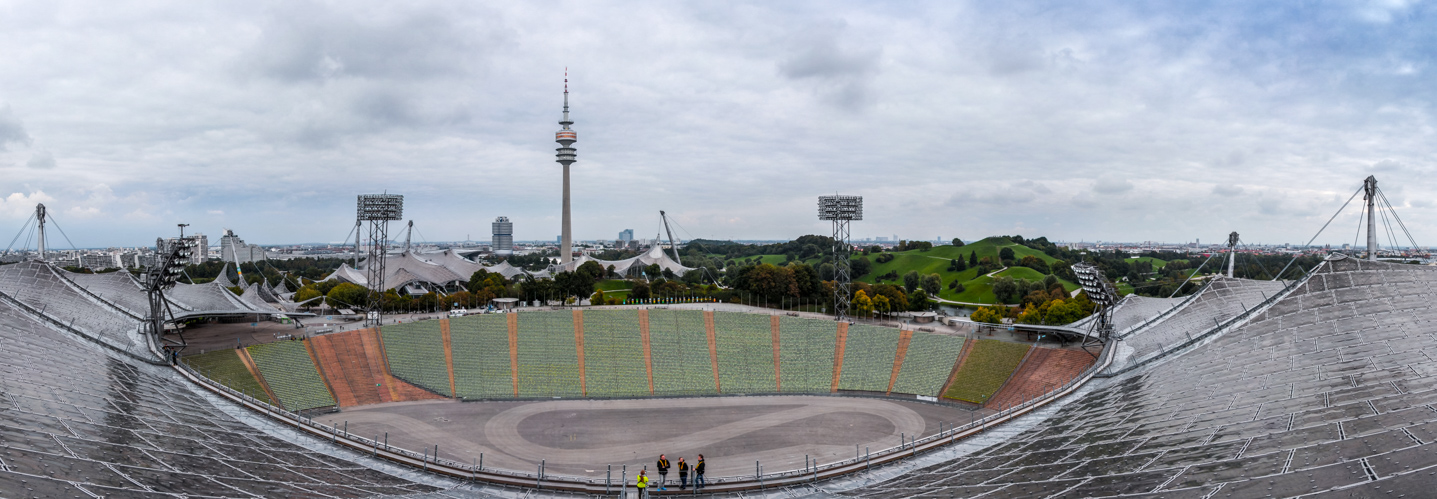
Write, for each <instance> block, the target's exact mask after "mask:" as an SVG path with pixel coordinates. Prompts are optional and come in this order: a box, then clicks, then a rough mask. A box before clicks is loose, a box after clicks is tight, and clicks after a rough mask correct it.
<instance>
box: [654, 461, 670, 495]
mask: <svg viewBox="0 0 1437 499" xmlns="http://www.w3.org/2000/svg"><path fill="white" fill-rule="evenodd" d="M655 467H656V468H658V469H659V490H669V489H668V487H665V486H664V484H665V483H667V482H668V481H669V458H667V457H664V455H663V454H659V463H658V465H656V466H655Z"/></svg>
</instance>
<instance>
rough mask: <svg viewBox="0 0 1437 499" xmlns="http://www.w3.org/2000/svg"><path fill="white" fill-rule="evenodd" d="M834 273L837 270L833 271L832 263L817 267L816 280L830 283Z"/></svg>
mask: <svg viewBox="0 0 1437 499" xmlns="http://www.w3.org/2000/svg"><path fill="white" fill-rule="evenodd" d="M836 273H837V270H835V269H834V267H833V264H832V263H825V264H822V265H819V266H818V278H819V279H820V280H824V281H832V280H833V277H834V274H836Z"/></svg>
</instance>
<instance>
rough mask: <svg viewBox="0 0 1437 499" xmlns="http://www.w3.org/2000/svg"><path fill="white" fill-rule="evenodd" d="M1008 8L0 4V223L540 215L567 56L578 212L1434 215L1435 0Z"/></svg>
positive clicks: (1289, 236) (315, 233)
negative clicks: (1378, 201)
mask: <svg viewBox="0 0 1437 499" xmlns="http://www.w3.org/2000/svg"><path fill="white" fill-rule="evenodd" d="M1015 4H1017V2H974V3H962V2H955V1H941V2H934V3H921V2H906V3H875V2H857V3H840V2H827V1H825V2H814V3H801V2H758V3H753V4H741V3H736V2H706V3H679V2H652V3H620V4H614V3H605V2H592V1H585V2H573V3H547V2H504V3H480V2H470V1H463V2H461V1H455V2H441V3H426V2H383V3H365V2H358V1H351V0H346V1H343V2H332V3H307V2H296V1H285V2H275V3H264V2H253V1H245V2H198V3H197V2H171V3H125V2H113V1H104V2H88V3H71V2H55V1H42V2H19V3H17V2H7V1H0V197H3V200H0V229H3V230H0V234H3V238H4V239H7V240H8V239H10V238H12V237H14V235H15V233H16V232H17V231H19V230H20V228H21V226H22V225H23V223H24V221H25V219H26V217H27V216H28V215H29V214H30V213H31V212H32V211H33V209H34V206H35V204H36V203H37V202H43V203H45V204H46V206H47V207H48V208H49V210H50V212H51V213H52V214H53V216H54V218H55V219H56V220H57V221H58V222H59V224H60V227H61V228H63V229H64V230H65V232H66V234H67V235H68V236H69V238H70V240H71V241H73V243H74V244H75V245H76V246H79V247H87V246H106V245H138V244H147V243H148V244H152V243H153V241H154V238H155V237H156V236H160V235H166V236H168V235H172V234H173V233H174V224H176V223H181V222H183V223H189V224H191V225H192V226H193V228H192V229H191V230H195V229H198V230H200V231H202V232H204V233H206V234H209V235H211V241H212V242H214V241H216V240H217V239H218V235H219V234H220V233H221V232H222V230H223V228H230V229H233V230H235V232H237V233H239V234H240V235H241V236H242V237H244V238H245V239H246V240H247V241H249V242H256V243H261V244H280V243H295V242H330V241H334V242H338V241H341V240H343V239H344V238H345V237H346V235H347V234H348V232H349V230H350V229H351V228H352V226H353V223H354V222H353V217H354V202H355V199H354V197H355V195H356V194H361V193H371V192H381V191H386V190H387V191H388V192H390V193H399V194H404V195H405V199H406V207H405V208H406V209H405V214H406V218H412V219H413V220H414V223H415V227H416V228H418V230H419V234H416V235H415V239H425V240H431V241H434V240H456V239H464V238H465V237H466V236H467V237H472V238H474V239H481V240H487V239H488V237H489V230H490V227H489V223H490V222H491V221H493V219H494V217H496V216H500V215H505V216H508V217H509V218H510V219H512V220H513V221H514V230H515V238H516V239H520V240H529V239H552V238H554V237H555V236H556V235H558V233H559V216H560V179H561V174H560V172H561V167H559V166H558V165H557V164H556V163H555V162H554V148H555V147H557V145H556V144H555V143H554V142H553V138H554V131H555V130H557V129H558V128H559V126H558V124H557V123H556V122H557V121H558V120H559V117H560V111H561V104H562V91H563V78H564V70H565V68H566V67H567V68H568V71H569V81H570V90H571V92H572V93H571V96H570V100H571V105H572V114H573V119H574V121H575V122H576V123H575V125H574V129H575V130H577V132H578V135H579V142H578V143H577V144H576V146H575V147H577V148H578V151H579V161H578V163H576V164H575V165H574V167H573V182H574V186H573V189H574V198H573V209H574V235H575V237H576V238H578V239H600V238H602V239H613V238H615V237H616V236H617V233H618V232H619V231H620V230H622V229H626V228H632V229H634V231H635V234H636V236H638V237H652V236H654V235H655V234H657V233H658V232H659V231H661V230H662V228H661V225H660V223H659V217H658V211H659V210H666V211H668V213H669V215H670V216H671V217H672V218H673V220H674V221H676V222H677V223H678V225H679V226H680V227H681V228H680V227H676V228H675V231H676V232H677V234H676V236H678V237H681V238H686V239H687V238H691V237H708V238H722V239H728V238H742V239H786V238H792V237H797V236H799V235H802V234H808V233H820V234H827V231H828V230H829V229H828V227H827V226H826V225H824V224H822V223H820V222H818V221H817V220H816V215H815V211H816V210H815V198H816V197H817V196H819V195H822V194H832V193H843V194H858V195H862V196H864V198H865V202H866V213H865V215H866V219H865V220H864V221H862V222H857V223H855V224H854V228H853V233H854V236H855V237H868V236H889V235H898V236H900V237H903V238H914V239H932V238H935V237H943V238H945V239H947V238H952V237H962V238H964V239H965V240H972V239H976V238H979V237H983V236H986V235H997V234H1023V235H1026V236H1037V235H1046V236H1048V237H1049V238H1050V239H1059V240H1089V241H1092V240H1120V241H1142V240H1153V241H1190V240H1192V239H1195V238H1201V239H1202V240H1203V241H1217V240H1219V239H1222V238H1223V237H1225V235H1226V234H1227V233H1228V232H1229V231H1232V230H1237V231H1239V232H1241V233H1242V235H1243V239H1244V240H1245V241H1248V242H1263V243H1269V242H1294V243H1300V242H1305V241H1306V240H1307V239H1308V238H1310V237H1312V235H1313V234H1314V233H1316V231H1317V229H1318V228H1320V227H1321V226H1322V224H1323V222H1325V221H1326V220H1327V218H1328V217H1330V216H1331V215H1332V214H1333V213H1334V212H1335V211H1336V210H1337V208H1338V207H1339V206H1341V205H1342V203H1343V201H1344V200H1346V199H1347V198H1348V197H1349V196H1350V195H1351V194H1352V193H1353V192H1354V191H1355V190H1356V189H1358V188H1359V187H1360V185H1361V182H1362V179H1363V178H1364V177H1366V176H1367V175H1370V174H1375V175H1376V176H1377V178H1378V179H1379V181H1380V182H1381V183H1380V184H1379V185H1380V187H1382V189H1383V191H1384V192H1385V193H1386V195H1387V197H1388V199H1390V200H1391V202H1392V203H1393V204H1394V205H1396V206H1397V210H1398V214H1399V215H1401V216H1402V219H1403V220H1404V221H1405V222H1406V223H1407V226H1408V227H1409V228H1410V229H1412V233H1413V236H1414V237H1415V238H1416V239H1417V242H1418V243H1419V244H1422V245H1434V244H1437V204H1434V202H1433V199H1434V195H1437V182H1434V180H1433V176H1432V173H1433V171H1434V168H1437V140H1434V139H1437V130H1434V127H1437V123H1434V94H1437V79H1434V74H1437V65H1434V62H1437V6H1433V5H1432V4H1424V3H1418V2H1407V1H1401V0H1393V1H1374V2H1362V1H1352V2H1325V3H1324V2H1301V3H1299V2H1249V1H1238V2H1231V3H1198V2H1097V3H1085V2H1076V1H1072V0H1062V1H1058V2H1051V3H1022V5H1015ZM1360 199H1361V198H1360V197H1359V198H1358V201H1354V202H1353V204H1354V206H1355V205H1356V204H1358V203H1359V202H1360ZM1348 212H1349V214H1347V215H1344V217H1342V218H1340V219H1339V220H1338V221H1336V222H1333V226H1332V227H1331V228H1329V229H1328V232H1327V233H1324V235H1323V237H1322V238H1321V239H1319V242H1330V243H1334V244H1340V243H1342V242H1351V241H1352V239H1353V238H1354V234H1355V229H1356V227H1357V216H1356V214H1355V211H1353V209H1352V208H1349V210H1348ZM421 235H422V237H421ZM400 237H402V235H401V236H400ZM20 239H21V242H20V243H16V245H17V246H19V245H20V244H22V243H23V241H24V240H25V236H24V235H22V236H21V237H20ZM1386 239H1387V238H1386V236H1385V235H1384V236H1383V238H1382V240H1383V241H1384V242H1385V241H1386ZM1403 239H1404V240H1405V237H1404V238H1403ZM3 242H7V243H8V241H3ZM31 245H32V246H33V243H32V244H31ZM51 246H52V247H54V246H59V247H61V248H65V247H68V246H69V243H63V242H52V243H51Z"/></svg>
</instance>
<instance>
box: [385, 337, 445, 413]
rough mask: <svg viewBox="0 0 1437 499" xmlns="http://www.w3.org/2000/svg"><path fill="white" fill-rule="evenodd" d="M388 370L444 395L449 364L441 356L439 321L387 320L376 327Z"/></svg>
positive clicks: (411, 382)
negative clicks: (388, 322) (393, 321)
mask: <svg viewBox="0 0 1437 499" xmlns="http://www.w3.org/2000/svg"><path fill="white" fill-rule="evenodd" d="M379 336H380V337H381V338H382V339H383V340H384V354H385V356H387V357H389V373H390V374H392V375H394V377H396V378H399V379H402V380H404V381H408V382H409V383H410V384H412V385H414V386H418V387H420V388H423V389H426V390H429V391H431V392H434V393H438V394H440V395H444V396H450V395H453V394H452V393H450V392H449V364H448V362H447V361H445V360H444V333H443V332H442V331H440V329H439V321H436V320H428V321H417V322H406V323H403V324H391V325H388V326H383V327H381V328H379Z"/></svg>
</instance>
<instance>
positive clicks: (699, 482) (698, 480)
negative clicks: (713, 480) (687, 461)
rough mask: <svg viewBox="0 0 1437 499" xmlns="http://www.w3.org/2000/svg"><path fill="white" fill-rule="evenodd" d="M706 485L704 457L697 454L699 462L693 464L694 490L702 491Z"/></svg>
mask: <svg viewBox="0 0 1437 499" xmlns="http://www.w3.org/2000/svg"><path fill="white" fill-rule="evenodd" d="M708 484H709V482H708V480H704V455H703V454H699V462H698V463H697V464H694V490H703V488H704V486H705V485H708Z"/></svg>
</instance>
